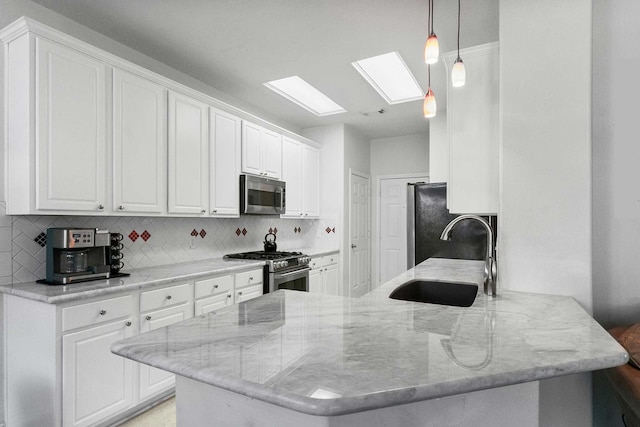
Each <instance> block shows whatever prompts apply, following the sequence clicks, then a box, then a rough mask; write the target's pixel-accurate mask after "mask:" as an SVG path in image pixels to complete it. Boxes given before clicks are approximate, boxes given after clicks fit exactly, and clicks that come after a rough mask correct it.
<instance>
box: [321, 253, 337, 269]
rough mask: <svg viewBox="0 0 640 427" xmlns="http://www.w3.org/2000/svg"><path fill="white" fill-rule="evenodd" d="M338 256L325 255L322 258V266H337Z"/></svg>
mask: <svg viewBox="0 0 640 427" xmlns="http://www.w3.org/2000/svg"><path fill="white" fill-rule="evenodd" d="M338 255H339V254H333V255H325V256H323V257H322V266H323V267H326V266H328V265H331V264H337V263H338V259H339V257H338Z"/></svg>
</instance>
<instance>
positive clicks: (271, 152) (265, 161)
mask: <svg viewBox="0 0 640 427" xmlns="http://www.w3.org/2000/svg"><path fill="white" fill-rule="evenodd" d="M242 172H244V173H250V174H253V175H262V176H265V177H268V178H275V179H280V178H281V176H282V136H281V135H280V134H279V133H276V132H273V131H270V130H268V129H265V128H263V127H262V126H258V125H256V124H253V123H251V122H247V121H246V120H243V122H242Z"/></svg>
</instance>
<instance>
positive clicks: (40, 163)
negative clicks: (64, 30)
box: [25, 38, 107, 212]
mask: <svg viewBox="0 0 640 427" xmlns="http://www.w3.org/2000/svg"><path fill="white" fill-rule="evenodd" d="M36 57H37V64H36V73H37V77H36V94H37V95H36V99H37V100H38V102H37V107H36V108H37V119H36V124H37V125H36V126H37V127H36V168H35V170H36V182H37V185H36V209H43V210H72V211H78V210H80V211H98V212H100V211H103V210H104V206H105V202H106V197H105V194H106V159H107V152H106V136H105V126H106V97H105V92H106V89H105V88H106V78H105V66H104V64H103V63H102V62H100V61H98V60H96V59H93V58H91V57H89V56H86V55H84V54H82V53H79V52H77V51H75V50H72V49H68V48H66V47H63V46H61V45H58V44H56V43H54V42H51V41H48V40H46V39H41V38H37V39H36ZM25 96H27V94H25Z"/></svg>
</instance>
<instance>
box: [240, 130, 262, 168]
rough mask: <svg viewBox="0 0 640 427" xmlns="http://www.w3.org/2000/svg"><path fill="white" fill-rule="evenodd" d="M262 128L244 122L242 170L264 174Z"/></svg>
mask: <svg viewBox="0 0 640 427" xmlns="http://www.w3.org/2000/svg"><path fill="white" fill-rule="evenodd" d="M261 141H262V128H261V127H260V126H258V125H254V124H253V123H250V122H247V121H243V122H242V172H244V173H251V174H254V175H261V174H262V142H261Z"/></svg>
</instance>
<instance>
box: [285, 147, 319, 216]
mask: <svg viewBox="0 0 640 427" xmlns="http://www.w3.org/2000/svg"><path fill="white" fill-rule="evenodd" d="M302 154H303V156H302V164H303V171H304V180H303V181H304V189H303V192H302V197H303V203H302V205H303V206H304V217H305V218H319V217H320V150H318V149H317V148H314V147H310V146H308V145H305V146H303V148H302ZM288 189H289V183H288V182H287V190H288Z"/></svg>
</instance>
